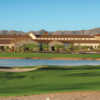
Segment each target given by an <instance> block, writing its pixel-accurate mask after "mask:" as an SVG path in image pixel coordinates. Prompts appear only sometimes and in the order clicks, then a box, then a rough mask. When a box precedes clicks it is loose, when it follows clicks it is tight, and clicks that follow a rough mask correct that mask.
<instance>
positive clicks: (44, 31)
mask: <svg viewBox="0 0 100 100" xmlns="http://www.w3.org/2000/svg"><path fill="white" fill-rule="evenodd" d="M30 32H31V33H33V34H44V33H48V34H57V35H58V34H59V35H60V34H89V35H94V34H100V28H94V29H89V30H77V31H76V30H75V31H55V32H48V31H46V30H44V29H42V30H40V31H29V32H23V31H16V30H11V31H8V30H1V31H0V34H16V35H17V34H28V33H30Z"/></svg>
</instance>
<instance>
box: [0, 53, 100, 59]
mask: <svg viewBox="0 0 100 100" xmlns="http://www.w3.org/2000/svg"><path fill="white" fill-rule="evenodd" d="M0 57H41V58H52V57H78V58H88V57H89V58H100V54H59V53H58V54H53V53H0Z"/></svg>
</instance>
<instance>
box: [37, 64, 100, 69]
mask: <svg viewBox="0 0 100 100" xmlns="http://www.w3.org/2000/svg"><path fill="white" fill-rule="evenodd" d="M96 69H100V66H90V65H84V66H48V67H47V68H40V69H39V70H96Z"/></svg>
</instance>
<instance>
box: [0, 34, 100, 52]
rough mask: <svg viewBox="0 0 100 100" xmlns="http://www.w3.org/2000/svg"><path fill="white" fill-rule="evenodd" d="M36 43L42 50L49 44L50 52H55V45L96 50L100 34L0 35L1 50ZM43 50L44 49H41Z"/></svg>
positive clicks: (98, 45) (99, 43)
mask: <svg viewBox="0 0 100 100" xmlns="http://www.w3.org/2000/svg"><path fill="white" fill-rule="evenodd" d="M29 43H34V44H38V45H39V46H40V47H41V48H42V45H43V44H47V45H48V47H49V51H54V50H55V45H63V46H66V47H67V46H68V45H70V44H71V45H73V46H87V47H92V48H94V49H96V48H98V47H100V34H96V35H84V34H83V35H79V34H77V35H75V34H64V35H53V34H48V33H46V34H42V35H35V34H33V33H28V34H25V35H14V34H7V35H0V48H4V47H9V48H15V47H18V46H21V45H23V44H29ZM41 50H42V49H41Z"/></svg>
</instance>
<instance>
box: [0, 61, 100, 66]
mask: <svg viewBox="0 0 100 100" xmlns="http://www.w3.org/2000/svg"><path fill="white" fill-rule="evenodd" d="M36 65H57V66H61V65H63V66H67V65H69V66H76V65H78V66H79V65H100V61H98V60H40V59H0V66H1V67H16V66H36Z"/></svg>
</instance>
